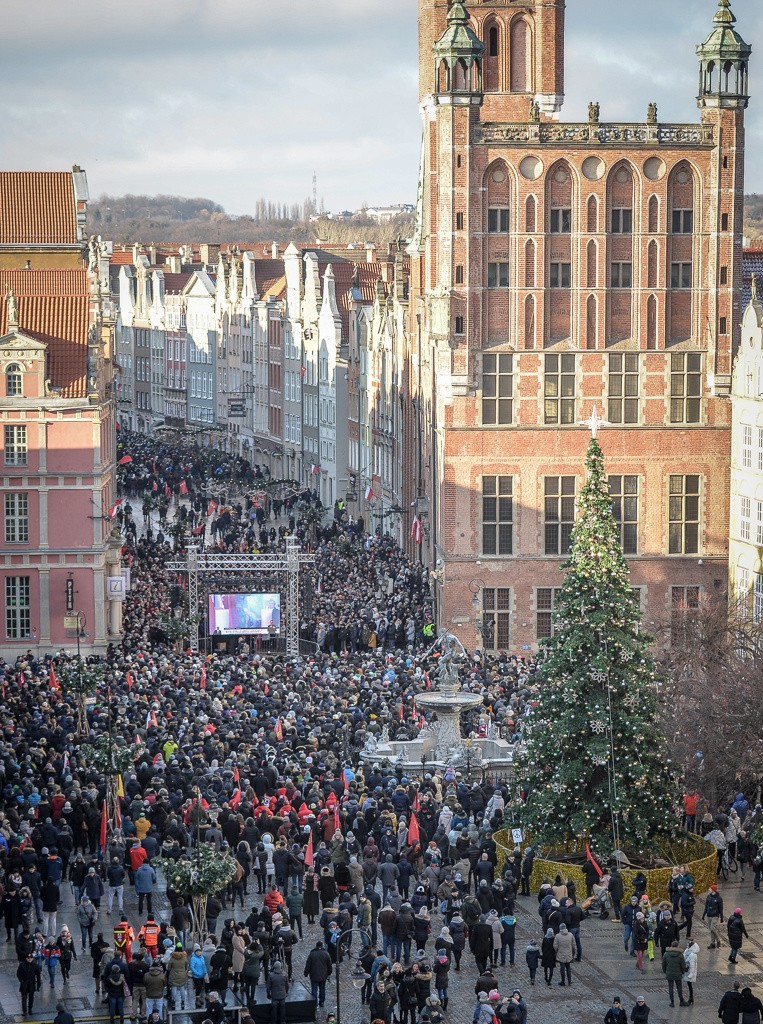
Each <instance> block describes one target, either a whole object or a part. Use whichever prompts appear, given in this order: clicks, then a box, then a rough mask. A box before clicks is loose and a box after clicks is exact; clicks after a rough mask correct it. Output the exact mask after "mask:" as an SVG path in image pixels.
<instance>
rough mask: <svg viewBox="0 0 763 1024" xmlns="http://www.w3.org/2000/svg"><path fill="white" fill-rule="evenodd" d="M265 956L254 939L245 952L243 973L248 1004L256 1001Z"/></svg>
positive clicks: (245, 999)
mask: <svg viewBox="0 0 763 1024" xmlns="http://www.w3.org/2000/svg"><path fill="white" fill-rule="evenodd" d="M264 955H265V953H264V950H263V948H262V946H261V945H260V943H259V942H258V941H257V938H256V937H255V938H253V939H252V941H251V942H250V943H249V945H248V946H247V948H246V950H245V952H244V970H243V971H242V972H241V978H242V980H243V983H244V1001H245V1002H246V1003H247V1004H249V1003H253V1002H254V1000H255V996H256V992H257V986H258V985H259V983H260V974H261V972H262V961H263V958H264ZM329 959H330V958H329Z"/></svg>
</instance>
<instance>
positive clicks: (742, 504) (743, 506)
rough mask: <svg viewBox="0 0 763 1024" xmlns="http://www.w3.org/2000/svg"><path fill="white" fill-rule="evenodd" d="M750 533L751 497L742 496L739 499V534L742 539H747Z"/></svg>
mask: <svg viewBox="0 0 763 1024" xmlns="http://www.w3.org/2000/svg"><path fill="white" fill-rule="evenodd" d="M751 535H752V499H751V498H746V497H742V498H740V499H739V536H740V538H741V539H742V540H749V539H750V537H751Z"/></svg>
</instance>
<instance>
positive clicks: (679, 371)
mask: <svg viewBox="0 0 763 1024" xmlns="http://www.w3.org/2000/svg"><path fill="white" fill-rule="evenodd" d="M701 414H702V355H701V354H700V353H699V352H673V353H671V356H670V422H671V423H699V422H700V419H701Z"/></svg>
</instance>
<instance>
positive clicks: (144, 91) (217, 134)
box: [0, 0, 763, 213]
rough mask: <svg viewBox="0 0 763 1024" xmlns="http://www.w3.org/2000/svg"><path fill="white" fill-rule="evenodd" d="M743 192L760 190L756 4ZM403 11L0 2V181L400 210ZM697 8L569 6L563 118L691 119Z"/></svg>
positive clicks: (375, 1) (615, 2) (413, 163)
mask: <svg viewBox="0 0 763 1024" xmlns="http://www.w3.org/2000/svg"><path fill="white" fill-rule="evenodd" d="M732 2H733V6H734V10H735V13H736V15H737V17H738V19H739V22H738V26H737V27H738V29H739V30H740V32H741V33H742V35H743V36H744V37H745V38H746V39H747V40H748V42H751V43H752V44H753V46H754V48H755V52H754V53H753V65H752V76H751V91H752V96H753V99H752V102H751V107H750V111H749V115H748V122H747V123H748V152H747V191H759V192H763V4H761V2H760V0H732ZM416 7H417V4H416V0H278V2H275V3H269V2H267V0H129V2H127V3H124V2H120V0H34V2H29V0H26V2H25V0H0V12H2V14H3V19H2V22H3V26H4V28H3V32H2V34H1V35H0V94H1V95H2V97H3V103H2V107H1V108H0V109H1V110H2V113H1V114H0V124H1V125H2V131H1V132H0V138H1V139H2V143H0V146H1V147H2V149H1V152H2V157H1V158H0V166H1V167H3V168H4V169H29V170H31V169H52V168H64V167H68V166H70V165H71V164H73V163H79V164H81V165H82V166H83V167H84V168H85V169H86V171H87V174H88V180H89V183H90V191H91V194H92V195H93V196H98V195H100V194H101V193H104V192H106V193H110V194H113V195H120V194H122V193H125V192H133V193H159V192H166V193H176V194H179V195H186V196H204V197H207V198H210V199H213V200H215V201H217V202H219V203H222V205H223V206H224V207H225V208H226V209H227V210H228V211H229V212H231V213H246V212H249V211H251V210H252V209H253V207H254V201H255V199H256V198H257V197H258V196H260V195H264V196H266V197H267V198H269V199H273V200H279V201H289V202H294V201H300V200H302V199H303V198H305V196H307V195H308V194H309V192H310V189H311V183H312V175H313V170H315V171H316V173H317V175H318V192H319V196H321V195H322V196H324V197H325V201H326V206H327V208H328V209H340V208H355V207H357V206H359V205H360V204H361V202H362V201H364V200H367V201H368V202H369V203H371V204H387V203H398V202H413V201H414V198H415V189H416V174H417V162H418V155H419V145H420V122H419V118H418V110H417V82H416V79H417V65H416V60H417V57H416ZM714 11H715V0H689V2H688V3H687V2H686V0H639V2H638V3H631V2H630V0H569V2H568V10H567V33H568V35H567V100H566V102H565V107H564V111H563V118H565V119H567V120H577V119H578V118H581V119H585V117H586V110H587V104H588V101H589V100H591V99H596V100H600V101H601V105H602V111H601V114H602V119H603V120H605V119H607V120H628V119H639V120H641V119H643V117H644V114H645V110H646V105H647V103H648V102H649V101H650V100H656V101H657V102H658V103H659V108H660V119H661V120H676V121H684V120H694V119H696V117H697V116H698V111H697V109H696V105H695V99H694V97H695V93H696V88H697V64H696V57H695V53H694V46H695V45H696V43H698V42H700V41H701V40H702V39H704V37H705V36H706V35H707V34H708V32H709V30H710V27H711V23H712V16H713V14H714Z"/></svg>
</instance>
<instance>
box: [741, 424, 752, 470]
mask: <svg viewBox="0 0 763 1024" xmlns="http://www.w3.org/2000/svg"><path fill="white" fill-rule="evenodd" d="M742 466H743V467H744V468H745V469H752V426H751V425H750V424H749V423H744V424H742Z"/></svg>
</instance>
